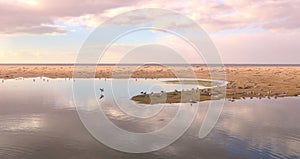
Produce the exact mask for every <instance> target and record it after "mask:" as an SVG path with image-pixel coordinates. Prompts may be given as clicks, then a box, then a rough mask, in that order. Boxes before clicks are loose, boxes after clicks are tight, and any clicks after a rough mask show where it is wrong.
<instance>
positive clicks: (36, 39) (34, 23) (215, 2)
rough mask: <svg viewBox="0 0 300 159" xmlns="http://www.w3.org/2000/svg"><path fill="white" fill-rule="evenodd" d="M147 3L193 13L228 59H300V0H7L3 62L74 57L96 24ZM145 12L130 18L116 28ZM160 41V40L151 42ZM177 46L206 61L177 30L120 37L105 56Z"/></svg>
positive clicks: (149, 54)
mask: <svg viewBox="0 0 300 159" xmlns="http://www.w3.org/2000/svg"><path fill="white" fill-rule="evenodd" d="M143 8H160V9H167V10H170V11H174V12H176V13H179V14H182V15H184V16H186V17H187V18H190V19H192V20H193V21H194V22H195V23H197V24H198V25H199V26H200V27H201V28H203V29H204V30H205V31H206V32H207V34H208V35H209V37H210V39H211V40H212V42H213V43H214V45H215V47H216V48H217V49H218V51H219V54H220V57H221V59H222V61H223V63H230V64H299V61H300V53H299V50H300V45H299V41H300V20H299V19H300V1H298V0H243V1H240V0H189V1H184V0H152V1H149V0H126V1H124V0H60V1H59V3H58V2H54V1H53V0H9V1H7V0H0V63H74V62H75V61H76V57H77V54H78V52H79V50H80V48H81V46H82V45H83V44H84V42H85V40H86V39H87V38H88V37H89V35H90V34H91V33H92V32H93V31H94V29H95V28H96V27H98V26H99V25H101V24H102V23H104V22H106V21H107V20H110V19H111V18H113V17H114V16H118V15H122V14H124V13H126V12H128V11H131V10H135V9H143ZM162 16H163V17H166V19H168V20H170V21H172V20H175V21H176V19H174V18H169V16H170V15H162ZM140 18H141V17H139V16H133V17H131V18H128V19H124V21H121V22H120V23H118V24H114V25H115V26H114V27H112V28H118V27H122V26H124V25H131V24H132V23H135V22H137V23H138V22H139V21H140ZM176 27H185V28H189V24H182V25H181V26H176ZM169 29H170V30H172V29H174V26H172V25H170V26H169ZM153 44H156V45H158V47H157V48H155V49H149V46H153ZM99 45H101V44H99ZM162 46H164V47H166V48H162ZM172 50H173V51H174V52H175V54H177V55H179V56H181V57H182V58H183V59H184V60H185V61H186V62H188V63H203V62H204V61H205V59H203V57H201V56H199V54H197V52H195V50H194V49H193V48H192V47H191V45H189V44H188V43H186V42H185V41H183V40H182V39H181V38H179V37H177V36H174V35H172V34H170V33H168V32H164V31H159V30H141V31H137V32H134V33H131V34H127V35H124V36H123V37H121V38H120V39H118V40H117V41H115V42H114V43H113V45H112V46H111V47H110V48H109V49H108V50H107V52H105V54H104V56H103V57H102V58H101V59H99V62H100V63H118V62H120V61H122V59H124V58H125V57H126V60H127V61H129V62H132V63H134V62H138V61H142V59H141V58H145V59H146V61H148V62H149V59H150V58H153V59H159V57H160V56H161V55H162V54H163V53H165V55H169V54H170V51H171V52H172ZM157 52H159V53H157ZM130 53H132V54H136V55H137V56H131V55H128V56H127V54H130ZM138 54H140V55H141V56H138ZM164 57H168V56H164ZM162 61H163V60H162ZM150 62H151V61H150ZM172 62H177V61H176V60H175V61H172Z"/></svg>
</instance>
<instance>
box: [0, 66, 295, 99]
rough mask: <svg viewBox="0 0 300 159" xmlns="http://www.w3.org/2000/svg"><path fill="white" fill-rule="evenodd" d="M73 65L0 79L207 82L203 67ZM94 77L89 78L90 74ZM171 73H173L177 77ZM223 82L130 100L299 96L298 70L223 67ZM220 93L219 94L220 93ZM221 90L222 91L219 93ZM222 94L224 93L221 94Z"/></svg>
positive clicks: (1, 74) (6, 73) (2, 72)
mask: <svg viewBox="0 0 300 159" xmlns="http://www.w3.org/2000/svg"><path fill="white" fill-rule="evenodd" d="M73 69H74V66H72V65H0V79H2V82H4V81H5V80H6V79H13V78H18V77H23V78H28V77H40V76H44V77H49V78H73V77H76V78H92V77H95V78H110V77H117V78H127V77H131V78H175V77H178V76H180V77H181V78H183V77H187V78H189V77H190V70H193V72H194V73H195V76H196V77H197V78H202V79H210V76H209V71H208V69H207V67H206V66H193V67H187V66H168V67H165V66H159V65H146V66H139V67H137V66H130V65H126V66H118V67H116V66H114V65H101V66H97V67H96V68H95V67H92V66H81V67H80V68H79V69H77V73H76V75H75V76H73ZM95 69H96V73H95V74H92V73H91V70H95ZM173 70H176V75H175V74H174V72H173ZM225 71H226V81H228V82H229V83H228V85H227V86H226V87H224V88H218V89H206V90H197V89H194V90H185V91H176V92H175V91H174V92H164V93H163V94H160V93H159V94H158V93H157V94H141V95H137V96H134V97H132V100H135V101H137V102H140V103H145V104H149V103H161V102H167V103H179V102H197V101H204V100H211V99H220V98H224V97H225V98H227V99H229V100H231V101H234V100H236V99H242V98H279V97H287V96H298V95H300V66H225ZM220 89H221V90H220ZM222 89H224V90H225V91H222ZM223 92H226V94H225V93H223Z"/></svg>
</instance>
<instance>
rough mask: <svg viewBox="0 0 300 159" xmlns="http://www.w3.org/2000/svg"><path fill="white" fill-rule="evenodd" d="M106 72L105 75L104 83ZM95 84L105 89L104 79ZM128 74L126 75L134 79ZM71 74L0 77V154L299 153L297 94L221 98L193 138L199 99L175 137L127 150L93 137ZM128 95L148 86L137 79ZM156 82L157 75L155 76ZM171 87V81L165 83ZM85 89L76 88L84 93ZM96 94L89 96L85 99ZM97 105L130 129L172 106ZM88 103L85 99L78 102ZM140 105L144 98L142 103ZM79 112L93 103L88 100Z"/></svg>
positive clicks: (148, 126) (154, 120)
mask: <svg viewBox="0 0 300 159" xmlns="http://www.w3.org/2000/svg"><path fill="white" fill-rule="evenodd" d="M109 80H110V79H107V80H106V83H109ZM97 81H98V84H99V85H97V83H96V87H97V88H98V87H99V88H100V86H101V87H104V90H109V86H106V85H105V84H104V83H105V80H104V79H102V80H99V79H97ZM134 81H135V80H133V81H132V82H134ZM71 82H72V80H65V79H49V81H48V82H47V80H43V78H42V79H40V78H36V79H35V82H33V79H24V80H23V79H22V80H5V82H4V83H0V94H1V96H0V134H1V135H0V158H5V159H20V158H22V159H29V158H30V159H32V158H72V159H77V158H78V159H80V158H145V159H146V158H178V159H181V158H208V159H209V158H299V156H300V151H299V150H300V149H299V147H300V133H299V132H300V125H299V124H298V123H300V116H299V113H300V107H299V103H300V99H299V98H296V97H295V98H283V99H277V100H275V99H272V100H268V99H263V100H255V99H254V100H240V101H236V102H233V103H232V102H226V103H225V107H224V110H223V112H222V115H221V118H220V119H219V121H218V124H217V125H216V127H215V128H214V129H213V131H212V132H211V133H210V134H209V135H208V136H207V137H206V138H205V139H202V140H200V139H199V138H198V137H197V135H198V131H199V128H200V126H201V123H202V120H203V118H204V116H205V113H206V111H207V107H208V103H207V102H203V103H200V106H199V112H198V114H197V119H196V121H195V122H194V123H193V124H192V127H190V129H189V130H188V132H186V133H185V134H184V136H183V137H182V138H180V139H179V140H178V141H176V142H175V143H174V144H172V145H170V146H169V147H167V148H164V149H162V150H159V151H156V152H152V153H147V154H127V153H121V152H118V151H115V150H111V149H109V148H107V147H106V146H104V145H102V144H101V143H99V142H97V141H96V140H95V139H94V138H93V137H92V136H91V135H90V134H89V133H88V132H87V131H86V129H85V127H84V126H83V125H82V123H81V122H80V120H79V118H78V115H77V113H76V110H75V107H74V103H73V97H72V83H71ZM137 82H139V86H137V87H136V88H132V89H131V90H130V91H131V94H134V93H135V92H136V93H139V92H140V91H141V90H140V89H139V88H142V89H147V88H151V87H150V86H151V85H152V83H151V81H150V80H147V82H149V84H148V85H147V84H145V85H144V84H143V82H142V80H141V79H139V80H138V81H137ZM157 82H158V81H157ZM169 89H171V90H172V89H173V88H169ZM85 92H86V91H85V90H82V93H83V94H84V93H85ZM98 95H99V94H97V93H96V95H94V96H91V97H90V100H91V103H93V102H92V101H94V100H95V98H97V96H98ZM110 97H112V96H111V94H110V93H106V94H105V100H103V102H107V104H105V105H104V107H103V110H104V111H105V113H106V114H107V116H108V117H109V118H110V119H111V120H112V122H113V123H115V124H116V125H118V126H119V127H121V128H124V129H126V130H130V131H133V132H150V131H153V130H157V129H158V128H161V127H163V126H164V125H166V124H167V123H168V122H169V121H170V120H171V119H172V118H173V116H174V115H175V114H176V111H177V109H178V107H177V106H178V105H176V104H172V105H171V104H166V105H164V106H165V107H164V108H163V110H162V111H161V112H160V113H158V114H157V115H155V116H153V117H151V118H149V119H138V118H134V117H130V116H128V115H127V114H125V113H124V112H123V111H121V110H120V109H117V108H115V107H114V105H113V103H111V102H109V98H110ZM85 102H87V103H88V101H85ZM141 106H142V107H146V106H145V105H141ZM88 108H89V109H86V111H88V112H89V111H91V112H93V111H95V110H98V109H99V107H98V106H96V105H92V106H91V107H88Z"/></svg>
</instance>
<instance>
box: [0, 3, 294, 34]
mask: <svg viewBox="0 0 300 159" xmlns="http://www.w3.org/2000/svg"><path fill="white" fill-rule="evenodd" d="M222 2H223V3H222V4H217V3H216V2H215V1H199V0H190V1H173V0H163V1H159V0H153V1H147V0H129V1H122V0H112V1H108V0H107V1H93V0H60V1H59V3H53V1H50V0H40V1H37V0H11V1H4V0H1V1H0V20H1V24H0V34H16V33H29V34H45V33H66V32H69V31H70V30H67V29H66V28H62V27H59V26H55V25H54V21H60V22H64V23H67V24H71V25H82V26H87V27H94V26H96V25H98V24H100V23H101V22H103V21H104V20H106V19H108V18H110V17H112V16H115V15H118V14H120V13H123V12H125V11H128V10H131V9H140V8H148V7H157V8H163V9H170V10H174V11H176V12H179V13H182V14H185V15H187V16H188V17H190V18H192V19H193V20H195V21H196V22H197V23H199V24H200V25H201V26H203V27H205V28H206V29H208V30H212V31H219V30H223V29H234V28H244V27H249V26H252V27H253V26H254V27H262V28H264V29H266V30H270V31H282V30H284V31H289V30H297V29H299V27H300V22H299V18H300V17H299V15H300V2H299V1H295V0H281V1H274V0H263V1H261V0H244V1H239V0H223V1H222ZM166 17H167V15H166ZM135 18H136V20H138V17H135ZM128 22H129V20H124V23H128ZM49 26H51V27H49Z"/></svg>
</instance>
